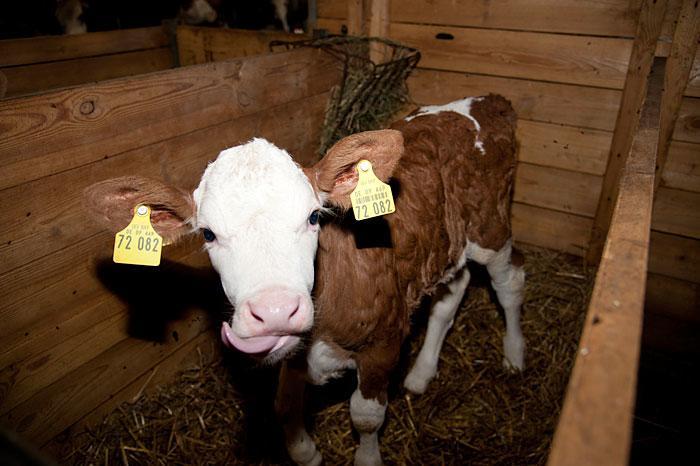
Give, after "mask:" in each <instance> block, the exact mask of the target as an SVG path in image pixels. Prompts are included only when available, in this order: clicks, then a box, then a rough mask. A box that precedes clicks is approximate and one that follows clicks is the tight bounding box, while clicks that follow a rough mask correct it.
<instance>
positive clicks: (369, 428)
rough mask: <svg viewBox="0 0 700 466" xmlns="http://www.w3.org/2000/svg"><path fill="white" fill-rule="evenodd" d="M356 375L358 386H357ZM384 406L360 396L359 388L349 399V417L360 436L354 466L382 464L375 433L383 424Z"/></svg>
mask: <svg viewBox="0 0 700 466" xmlns="http://www.w3.org/2000/svg"><path fill="white" fill-rule="evenodd" d="M359 378H360V377H359V374H358V385H359ZM385 413H386V404H381V403H379V401H377V400H374V399H372V400H368V399H365V398H364V397H363V396H362V393H361V392H360V388H359V386H358V388H357V390H355V392H354V393H353V394H352V397H351V398H350V417H351V418H352V423H353V425H354V426H355V429H357V432H358V433H359V434H360V446H359V447H358V448H357V451H356V452H355V465H356V466H378V465H381V464H383V463H382V457H381V454H380V453H379V439H378V438H377V431H378V430H379V428H380V427H381V426H382V424H383V423H384V415H385Z"/></svg>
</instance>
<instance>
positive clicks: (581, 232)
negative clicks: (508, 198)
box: [511, 202, 593, 256]
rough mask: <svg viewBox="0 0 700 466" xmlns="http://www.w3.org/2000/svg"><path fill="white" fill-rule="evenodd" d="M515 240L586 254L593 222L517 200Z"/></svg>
mask: <svg viewBox="0 0 700 466" xmlns="http://www.w3.org/2000/svg"><path fill="white" fill-rule="evenodd" d="M511 222H512V226H513V237H514V238H515V241H517V242H522V243H527V244H533V245H535V246H541V247H545V248H551V249H556V250H558V251H564V252H568V253H569V254H574V255H577V256H583V255H585V253H586V248H588V242H589V240H590V234H591V226H592V224H593V221H592V220H591V219H590V218H587V217H581V216H578V215H572V214H566V213H563V212H557V211H553V210H549V209H543V208H541V207H534V206H530V205H526V204H520V203H518V202H515V203H513V208H512V212H511Z"/></svg>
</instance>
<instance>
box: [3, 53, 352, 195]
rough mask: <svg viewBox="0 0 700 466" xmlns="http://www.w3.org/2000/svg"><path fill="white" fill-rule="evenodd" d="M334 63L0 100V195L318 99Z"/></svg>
mask: <svg viewBox="0 0 700 466" xmlns="http://www.w3.org/2000/svg"><path fill="white" fill-rule="evenodd" d="M332 63H334V62H333V61H332V58H330V57H328V56H327V54H323V53H322V52H320V51H316V50H295V51H290V52H282V53H279V54H272V55H259V56H255V57H247V58H244V59H239V60H233V61H228V62H221V63H212V64H207V65H198V66H193V67H187V68H181V69H176V70H170V71H164V72H160V73H154V74H150V75H145V76H138V77H132V78H123V79H119V80H113V81H109V82H103V83H99V84H95V85H90V86H81V87H80V88H76V89H71V90H65V91H59V92H53V93H50V94H47V95H42V96H36V97H31V98H24V99H11V100H5V101H2V102H0V124H1V125H2V129H3V133H4V135H3V138H2V139H1V140H0V152H2V153H3V159H2V160H1V161H0V172H1V173H2V177H0V189H4V188H8V187H11V186H16V185H19V184H21V183H26V182H28V181H31V180H36V179H39V178H41V177H44V176H47V175H50V174H53V173H57V172H61V171H64V170H68V169H70V168H74V167H77V166H81V165H85V164H88V163H90V162H94V161H96V160H101V159H103V158H105V157H110V156H114V155H115V154H119V153H122V152H126V151H128V150H132V149H134V148H137V147H143V146H145V145H148V144H153V143H156V142H158V141H163V140H166V139H169V138H171V137H173V136H175V135H178V134H184V133H188V132H191V131H195V130H197V129H200V128H205V127H208V126H212V125H215V124H218V123H221V122H223V121H227V120H231V119H233V118H237V117H240V116H244V115H250V114H253V113H255V112H258V111H260V110H261V109H264V108H269V107H273V106H276V105H281V104H283V103H286V102H290V101H293V100H298V99H301V98H304V97H309V96H313V95H318V94H320V93H322V92H325V91H326V90H328V89H330V87H331V86H332V85H333V84H335V83H336V82H337V79H338V77H339V74H338V73H336V72H335V67H334V66H333V64H332Z"/></svg>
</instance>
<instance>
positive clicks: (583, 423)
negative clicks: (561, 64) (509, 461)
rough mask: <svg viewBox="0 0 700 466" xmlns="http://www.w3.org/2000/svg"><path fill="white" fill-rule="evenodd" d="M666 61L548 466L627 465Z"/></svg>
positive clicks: (628, 175)
mask: <svg viewBox="0 0 700 466" xmlns="http://www.w3.org/2000/svg"><path fill="white" fill-rule="evenodd" d="M662 77H663V63H660V64H659V65H658V66H654V72H653V73H652V75H651V78H650V83H649V86H648V87H649V92H648V94H647V98H646V100H645V103H644V106H643V109H642V116H641V120H640V123H639V127H638V129H637V131H636V132H635V133H634V137H633V141H632V147H631V150H630V156H629V157H627V160H626V161H625V165H624V167H623V169H622V176H621V178H620V186H619V190H618V191H619V195H618V196H617V197H616V202H615V205H614V210H613V214H612V223H611V225H610V231H609V233H608V237H607V239H606V242H605V248H604V251H603V256H602V259H601V262H600V267H599V268H598V274H597V276H596V282H595V286H594V288H593V294H592V296H591V301H590V304H589V307H588V313H587V316H586V322H585V324H584V328H583V333H582V335H581V341H580V343H579V351H578V354H577V357H576V361H575V363H574V369H573V372H572V374H571V379H570V380H569V387H568V389H567V392H566V398H565V400H564V406H563V408H562V412H561V417H560V419H559V425H558V427H557V430H556V432H555V435H554V441H553V443H552V451H551V454H550V456H549V460H548V465H549V466H568V465H572V466H573V465H576V466H600V465H616V466H617V465H619V466H623V465H627V464H628V461H629V447H630V443H631V440H632V417H633V414H634V401H635V393H636V384H637V365H638V362H639V349H640V343H641V333H642V320H643V319H642V318H643V310H644V291H645V283H646V276H647V262H648V256H649V236H650V226H651V212H652V204H653V192H654V172H655V163H656V148H657V141H658V137H659V105H660V101H661V89H662V82H663V81H662Z"/></svg>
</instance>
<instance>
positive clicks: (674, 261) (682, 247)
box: [649, 231, 700, 283]
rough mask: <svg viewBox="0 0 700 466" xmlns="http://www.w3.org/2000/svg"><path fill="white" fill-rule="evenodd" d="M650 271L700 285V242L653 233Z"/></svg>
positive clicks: (650, 247)
mask: <svg viewBox="0 0 700 466" xmlns="http://www.w3.org/2000/svg"><path fill="white" fill-rule="evenodd" d="M649 271H650V272H653V273H656V274H660V275H665V276H667V277H673V278H678V279H681V280H685V281H688V282H693V283H700V240H698V239H692V238H685V237H682V236H677V235H670V234H667V233H661V232H658V231H652V232H651V244H650V246H649Z"/></svg>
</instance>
